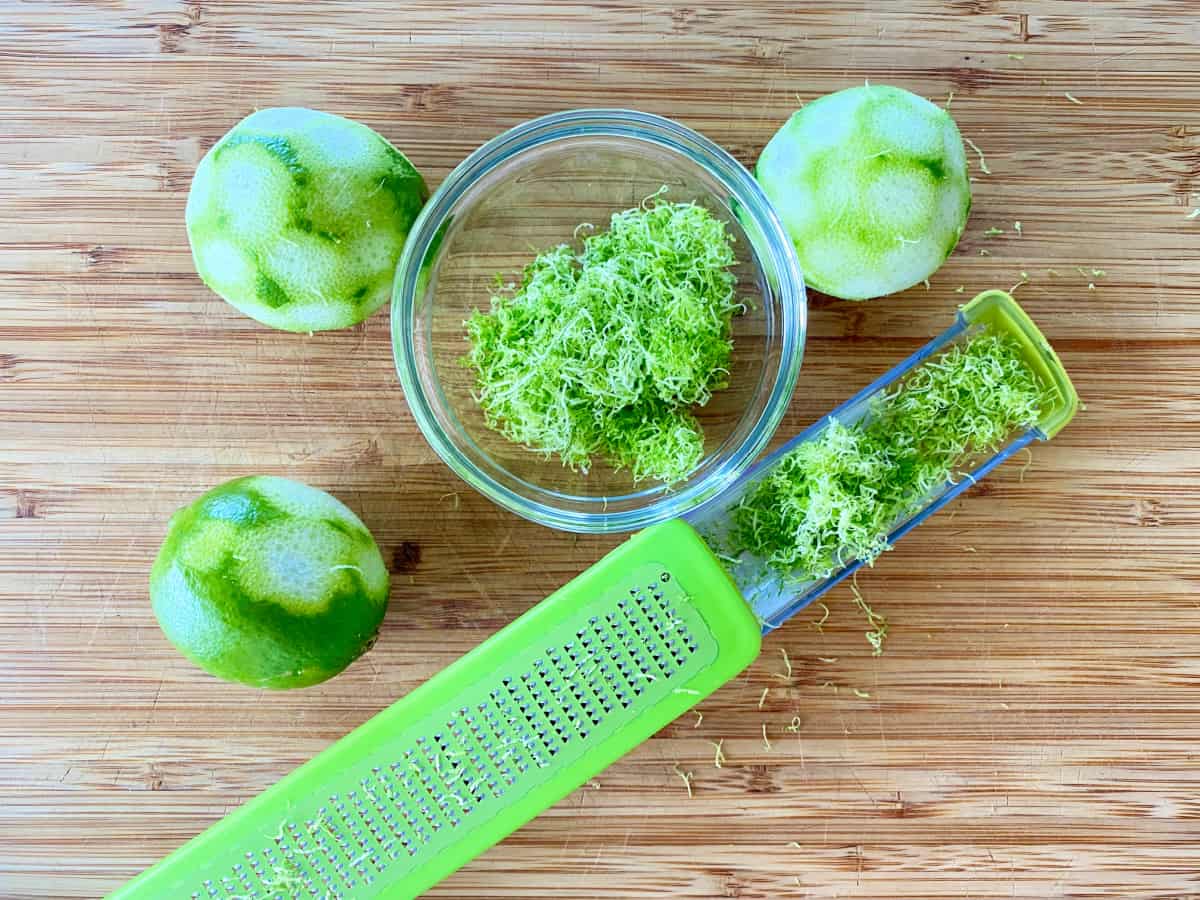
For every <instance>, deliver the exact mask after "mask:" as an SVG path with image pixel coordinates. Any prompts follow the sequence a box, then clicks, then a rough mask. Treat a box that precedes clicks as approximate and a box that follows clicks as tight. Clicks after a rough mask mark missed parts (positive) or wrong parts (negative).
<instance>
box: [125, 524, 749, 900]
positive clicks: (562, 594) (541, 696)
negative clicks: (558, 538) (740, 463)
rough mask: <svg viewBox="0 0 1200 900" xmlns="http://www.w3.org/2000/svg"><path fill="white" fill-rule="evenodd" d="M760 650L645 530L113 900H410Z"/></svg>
mask: <svg viewBox="0 0 1200 900" xmlns="http://www.w3.org/2000/svg"><path fill="white" fill-rule="evenodd" d="M759 646H760V633H759V627H758V623H757V621H756V620H755V619H754V617H753V615H752V614H751V613H750V610H749V608H748V607H747V606H746V604H745V602H744V601H743V600H742V599H741V597H740V596H739V595H738V593H737V591H736V589H735V588H734V586H733V584H732V583H731V582H730V581H729V579H728V577H727V576H726V575H725V573H724V571H723V569H722V568H721V566H720V563H719V562H718V561H717V560H716V559H715V558H714V557H713V556H712V554H711V553H709V551H708V549H707V547H706V546H705V545H704V543H703V541H701V540H700V538H699V537H698V536H697V535H696V533H695V532H694V531H693V530H692V529H691V528H690V527H689V526H687V525H686V524H684V523H683V522H680V521H674V522H667V523H664V524H662V525H658V526H655V527H653V528H650V529H647V530H645V531H643V532H641V533H639V534H637V535H635V536H634V537H633V538H631V539H630V540H629V541H627V542H626V543H625V544H623V545H622V546H620V547H618V548H617V549H616V550H614V551H613V552H612V553H610V554H609V555H608V556H607V557H605V558H604V559H603V560H601V561H600V562H599V563H597V564H596V565H594V566H592V567H591V568H590V569H588V570H587V571H586V572H584V573H583V574H581V575H580V576H579V577H577V578H576V579H575V580H574V581H572V582H571V583H569V584H568V585H566V586H564V587H563V588H561V589H559V590H558V591H556V592H555V593H554V594H552V595H551V596H550V597H548V598H547V599H546V600H544V601H543V602H542V603H540V604H539V605H538V606H536V607H534V608H533V609H532V610H530V611H529V612H528V613H526V614H525V615H524V616H522V617H521V618H520V619H518V620H517V621H515V622H513V623H512V624H511V625H509V626H508V627H506V628H505V629H503V630H502V631H500V632H499V633H497V634H496V635H494V636H493V637H491V638H490V639H489V640H487V641H485V642H484V643H483V644H481V645H480V646H479V647H477V648H476V649H475V650H473V651H472V652H471V653H468V654H467V655H466V656H464V657H463V658H462V659H460V660H459V661H458V662H456V663H454V664H453V665H451V666H449V667H448V668H446V669H445V670H443V671H442V672H441V673H439V674H438V675H436V676H434V677H433V678H432V679H430V681H428V682H426V683H425V684H424V685H422V686H421V687H420V688H417V689H416V690H414V691H413V692H412V693H411V694H409V695H408V696H407V697H405V698H404V699H402V700H400V701H398V702H397V703H396V704H394V705H393V706H391V707H389V708H388V709H387V710H385V711H383V712H382V713H380V714H379V715H377V716H376V717H375V718H373V719H371V720H370V721H369V722H367V723H366V724H364V725H363V726H361V727H360V728H358V729H357V730H356V731H354V732H352V733H351V734H349V735H347V736H346V737H345V738H343V739H342V740H341V741H339V742H338V743H337V744H335V745H334V746H333V747H331V748H329V749H328V750H326V751H324V752H323V753H322V754H320V755H319V756H317V757H316V758H314V759H313V760H312V761H311V762H309V763H307V764H305V765H304V766H301V767H300V768H299V769H297V770H296V771H295V772H293V773H292V774H291V775H289V776H287V777H286V778H284V779H283V780H282V781H281V782H279V783H278V784H277V785H275V786H274V787H273V788H270V789H269V790H267V791H266V792H264V793H263V794H261V795H260V796H259V797H257V798H256V799H254V800H252V801H251V802H250V803H248V804H247V805H246V806H244V807H242V808H241V809H239V810H237V811H236V812H234V813H233V814H231V815H230V816H228V817H227V818H225V819H224V820H222V821H221V822H219V823H217V824H216V825H214V826H213V827H212V828H211V829H209V830H208V831H207V832H205V833H204V834H202V835H200V836H199V837H197V838H195V839H194V840H193V841H191V842H190V843H188V844H186V845H185V846H184V847H182V848H181V849H180V850H178V851H176V852H175V853H174V854H172V855H171V856H169V857H167V858H166V859H164V860H163V861H162V862H160V863H159V864H158V865H156V866H155V867H153V868H152V869H150V870H148V871H147V872H145V873H143V874H142V875H141V876H139V877H138V878H136V879H134V880H133V881H132V882H130V883H129V884H128V885H126V886H125V887H124V888H122V889H120V890H118V891H117V892H116V893H115V894H113V895H112V896H113V897H114V898H122V900H129V898H155V900H161V898H163V897H172V898H176V897H178V898H192V900H209V898H212V900H250V898H254V900H266V898H280V900H284V898H286V900H301V898H305V900H307V898H331V900H332V898H350V897H353V898H356V900H357V898H370V897H380V896H387V897H390V898H397V897H415V896H416V895H417V894H419V893H420V892H421V891H423V890H425V889H426V888H428V887H430V886H432V885H433V884H435V883H437V882H438V881H439V880H441V879H442V878H444V877H445V876H446V875H448V874H450V873H451V872H453V871H454V870H455V869H457V868H458V867H459V866H461V865H462V864H463V863H465V862H467V861H468V860H470V859H472V858H473V857H475V856H476V855H478V854H479V853H481V852H482V851H483V850H485V849H487V847H489V846H491V845H492V844H494V843H495V842H497V841H498V840H500V839H502V838H503V837H505V836H506V835H507V834H509V833H510V832H511V831H513V830H515V829H516V828H518V827H519V826H520V825H522V824H524V823H525V822H526V821H528V820H529V819H531V818H533V817H534V816H535V815H537V814H538V813H539V812H541V811H542V810H544V809H546V808H547V807H549V806H550V805H552V804H553V803H555V802H557V801H558V800H560V799H561V798H562V797H564V796H566V795H567V794H569V793H570V792H571V791H573V790H574V789H575V788H577V787H579V786H580V785H581V784H583V783H585V782H586V781H587V780H588V779H590V778H592V777H593V776H594V775H596V774H597V773H599V772H600V771H601V770H602V769H604V768H606V767H607V766H608V765H609V764H610V763H612V762H613V761H615V760H616V759H617V758H619V757H620V756H622V755H624V754H625V753H626V752H628V751H629V750H630V749H632V748H633V747H635V746H637V745H638V744H639V743H641V742H642V741H643V740H645V739H646V738H648V737H650V735H652V734H653V733H654V732H655V731H657V730H658V729H660V728H662V727H663V726H665V725H667V724H668V723H670V722H671V721H672V720H673V719H675V718H676V717H677V716H679V715H680V714H681V713H683V712H685V711H686V710H687V709H688V708H689V707H691V706H692V705H694V704H695V703H697V702H699V701H700V700H701V699H703V697H704V696H707V695H708V694H709V693H711V692H712V691H714V690H716V689H717V688H718V687H720V686H721V685H722V684H724V683H725V682H726V681H728V680H729V679H730V678H732V677H733V676H734V675H736V674H737V673H738V672H740V671H741V670H742V669H743V668H745V666H746V665H748V664H749V663H750V662H751V661H752V660H753V659H754V657H755V656H757V655H758V650H759Z"/></svg>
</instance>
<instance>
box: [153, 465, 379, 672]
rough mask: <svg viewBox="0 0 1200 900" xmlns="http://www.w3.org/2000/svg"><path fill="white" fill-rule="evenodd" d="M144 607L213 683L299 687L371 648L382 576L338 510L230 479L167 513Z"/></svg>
mask: <svg viewBox="0 0 1200 900" xmlns="http://www.w3.org/2000/svg"><path fill="white" fill-rule="evenodd" d="M150 600H151V602H152V604H153V606H154V614H155V616H157V617H158V623H159V625H160V626H161V627H162V630H163V631H164V632H165V633H166V635H167V637H168V638H169V639H170V640H171V643H173V644H174V645H175V646H176V647H178V648H179V650H180V651H182V652H183V654H184V655H185V656H187V657H188V658H189V659H190V660H192V662H194V663H196V665H198V666H200V667H201V668H203V669H205V670H207V671H208V672H211V673H212V674H213V675H216V676H218V677H220V678H224V679H227V680H229V681H240V682H242V683H244V684H249V685H254V686H255V687H267V688H293V687H305V686H306V685H310V684H316V683H317V682H320V681H324V680H325V679H326V678H330V677H332V676H334V675H336V674H337V673H338V672H340V671H342V669H344V668H346V666H348V665H350V663H352V662H353V661H354V660H355V659H357V658H358V657H359V656H361V655H362V654H363V653H364V652H366V651H367V650H368V649H369V648H370V647H371V645H372V644H373V643H374V642H375V637H376V634H377V633H378V630H379V623H380V622H381V621H382V620H383V613H384V610H385V609H386V608H387V601H388V573H387V569H386V567H385V566H384V563H383V558H382V557H381V556H380V555H379V547H378V546H376V544H375V539H374V538H373V537H371V533H370V532H369V531H367V528H366V526H365V525H363V523H362V522H361V521H360V520H359V518H358V516H356V515H354V513H352V512H351V511H350V510H349V509H348V508H347V507H346V506H345V505H344V504H343V503H341V502H340V501H339V500H337V499H335V498H334V497H331V496H330V495H329V494H327V493H325V492H324V491H320V490H317V489H316V488H314V487H309V486H308V485H306V484H301V483H300V482H297V481H291V480H289V479H287V478H275V477H271V476H267V475H259V476H253V477H249V478H237V479H234V480H233V481H227V482H226V483H225V484H222V485H220V486H219V487H216V488H213V489H212V490H211V491H209V492H208V493H207V494H204V495H202V496H201V497H199V498H197V499H196V500H195V501H194V502H192V503H190V504H189V505H187V506H185V507H183V508H182V509H180V510H179V511H178V512H176V513H175V515H174V516H172V517H171V522H170V525H169V526H168V528H167V537H166V539H165V540H164V541H163V545H162V549H161V550H159V553H158V558H157V559H156V560H155V561H154V568H153V569H152V570H151V573H150Z"/></svg>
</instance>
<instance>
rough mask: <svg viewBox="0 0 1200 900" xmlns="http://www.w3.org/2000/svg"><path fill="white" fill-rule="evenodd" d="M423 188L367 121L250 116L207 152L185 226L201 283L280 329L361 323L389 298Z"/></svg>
mask: <svg viewBox="0 0 1200 900" xmlns="http://www.w3.org/2000/svg"><path fill="white" fill-rule="evenodd" d="M426 197H428V191H427V190H426V187H425V182H424V181H423V180H422V178H421V176H420V175H419V174H418V173H417V170H416V169H414V168H413V166H412V163H410V162H409V161H408V159H407V158H406V157H405V156H404V154H403V153H401V152H400V151H399V150H397V149H396V148H395V147H393V146H392V145H391V144H390V143H388V142H387V140H385V139H384V138H383V137H382V136H381V135H379V134H378V133H376V132H375V131H372V130H371V129H370V128H368V127H367V126H366V125H362V124H360V123H358V122H353V121H351V120H350V119H343V118H342V117H341V116H335V115H330V114H329V113H323V112H317V111H316V110H311V109H303V108H280V109H264V110H260V111H259V112H256V113H254V114H253V115H250V116H247V117H246V118H245V119H243V120H242V121H241V122H239V123H238V124H237V125H235V126H234V127H233V129H232V130H231V131H230V132H229V133H228V134H226V135H225V136H224V137H223V138H221V140H219V141H217V143H216V144H215V145H214V146H213V148H212V149H211V150H209V151H208V153H207V154H205V156H204V159H202V160H201V161H200V165H199V166H198V167H197V168H196V175H195V177H194V178H193V180H192V188H191V192H190V193H189V194H188V202H187V231H188V239H189V240H190V241H191V244H192V256H193V258H194V259H195V263H196V270H197V271H198V272H199V273H200V277H201V278H203V279H204V282H205V284H207V285H208V286H209V287H210V288H212V289H213V290H214V291H216V292H217V293H218V294H220V295H221V296H222V297H224V298H225V299H226V300H228V301H229V302H230V303H231V304H233V305H234V306H235V307H237V308H238V309H240V310H241V311H242V312H244V313H245V314H246V315H248V316H252V317H253V318H255V319H257V320H258V321H260V322H263V323H264V324H267V325H271V326H273V327H275V328H282V329H284V330H285V331H320V330H323V329H329V328H344V327H346V326H348V325H353V324H355V323H356V322H360V321H362V320H363V319H365V318H366V317H367V316H369V315H370V314H371V313H373V312H375V310H377V309H379V307H380V306H382V305H383V303H384V302H385V301H387V299H388V298H389V297H390V296H391V286H392V276H393V274H394V273H395V269H396V262H397V260H398V259H399V258H400V251H401V249H402V248H403V246H404V239H405V238H406V237H407V236H408V231H409V229H410V228H411V227H412V224H413V220H414V219H416V217H417V213H418V212H420V210H421V207H422V205H424V203H425V199H426Z"/></svg>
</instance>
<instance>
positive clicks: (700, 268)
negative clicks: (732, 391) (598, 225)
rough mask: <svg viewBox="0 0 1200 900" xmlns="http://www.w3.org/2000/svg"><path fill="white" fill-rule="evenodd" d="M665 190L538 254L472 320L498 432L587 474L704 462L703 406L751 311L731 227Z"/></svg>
mask: <svg viewBox="0 0 1200 900" xmlns="http://www.w3.org/2000/svg"><path fill="white" fill-rule="evenodd" d="M665 190H666V188H663V189H660V190H659V191H657V192H655V193H654V194H652V195H650V196H649V197H647V198H646V199H645V200H644V201H643V202H642V203H641V205H640V206H638V207H634V208H632V209H627V210H625V211H623V212H618V213H615V214H614V215H613V216H612V219H611V222H610V226H609V229H608V230H607V231H602V232H596V233H593V234H590V235H589V236H587V237H586V238H584V239H583V248H582V251H580V252H576V251H575V250H574V249H572V248H571V247H570V246H568V245H566V244H560V245H559V246H557V247H554V248H552V249H550V250H547V251H545V252H543V253H540V254H538V256H537V257H536V258H535V259H534V260H533V262H531V263H530V264H529V265H528V266H526V268H525V270H524V273H523V275H522V277H521V279H520V282H519V284H517V285H516V286H514V288H513V290H512V292H511V293H509V292H506V291H505V290H503V289H500V290H497V292H496V293H493V294H492V297H491V305H490V310H489V311H488V312H486V313H485V312H480V311H478V310H477V311H475V312H474V313H472V315H471V316H470V317H469V318H468V319H467V321H466V323H465V325H466V330H467V337H468V339H469V341H470V345H471V348H470V351H469V353H468V354H467V355H466V356H465V357H464V359H463V363H464V365H466V366H468V367H470V368H471V369H473V370H474V372H475V376H476V385H475V398H476V400H477V402H478V403H479V406H480V408H481V409H482V411H483V414H484V419H485V421H486V423H487V425H488V427H490V428H492V429H494V430H496V431H499V432H500V433H501V434H502V435H504V437H506V438H508V439H509V440H510V441H513V442H514V443H519V444H524V445H525V446H526V447H528V448H529V449H531V450H534V451H536V452H538V453H540V454H542V455H543V456H544V457H546V458H550V457H552V456H557V457H558V458H559V460H560V461H561V462H562V463H563V465H565V466H568V467H570V468H571V469H574V470H579V471H583V472H587V471H588V470H589V468H590V467H591V465H592V460H593V458H594V457H601V458H603V459H604V460H606V461H607V462H608V463H609V464H611V465H612V466H613V467H614V468H617V469H629V470H630V472H631V474H632V476H633V479H634V481H641V480H643V479H646V478H652V479H657V480H659V481H662V482H664V483H667V484H672V483H675V482H678V481H681V480H683V479H684V478H686V477H687V475H688V474H689V473H690V472H691V471H692V470H693V469H694V468H695V467H696V465H697V464H698V463H699V461H700V459H701V457H702V455H703V442H704V434H703V430H702V429H701V427H700V424H699V422H697V420H696V418H695V416H694V415H693V414H692V412H691V408H692V407H696V406H704V405H705V404H707V403H708V401H709V400H710V399H711V397H712V393H713V391H716V390H720V389H722V388H724V387H727V386H728V379H729V367H730V360H731V356H732V351H733V341H732V318H733V316H734V314H735V313H738V312H741V311H743V309H744V307H743V306H742V305H741V304H740V303H738V302H737V300H736V298H735V295H734V286H735V283H736V279H735V277H734V275H733V273H732V271H730V269H731V267H732V266H733V265H734V263H735V261H736V260H735V255H734V251H733V240H734V239H733V236H732V235H731V234H730V233H729V231H728V230H727V228H726V225H725V223H724V222H722V221H721V220H720V219H718V218H716V217H715V216H713V214H712V213H710V212H709V211H708V210H707V209H705V208H704V207H702V206H699V205H697V204H694V203H670V202H664V201H661V200H659V197H660V196H661V194H662V193H663V192H664V191H665ZM585 224H586V223H585ZM580 227H581V228H582V227H583V226H580Z"/></svg>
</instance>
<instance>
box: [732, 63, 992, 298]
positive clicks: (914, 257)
mask: <svg viewBox="0 0 1200 900" xmlns="http://www.w3.org/2000/svg"><path fill="white" fill-rule="evenodd" d="M755 175H756V177H757V178H758V181H759V183H760V184H761V185H762V187H763V190H764V191H765V192H766V194H767V196H768V197H769V198H770V199H771V202H772V204H773V205H774V206H775V208H776V209H777V210H778V212H779V217H780V219H782V220H783V224H784V225H785V226H786V227H787V229H788V232H789V233H790V234H791V237H792V241H793V242H794V243H795V245H796V252H797V254H798V256H799V258H800V269H801V271H802V272H803V273H804V280H805V281H807V282H808V284H809V285H810V286H811V287H814V288H816V289H817V290H819V291H823V292H825V293H827V294H832V295H833V296H835V297H841V298H843V299H846V300H867V299H869V298H871V297H879V296H882V295H884V294H891V293H894V292H896V291H899V290H903V289H904V288H907V287H912V286H913V285H914V284H917V283H919V282H920V281H922V280H923V279H925V278H928V277H929V276H930V275H932V274H933V273H934V272H935V271H937V269H938V267H939V266H940V265H941V264H942V263H943V262H944V261H945V259H946V257H947V256H949V255H950V252H951V251H952V250H953V249H954V247H955V245H956V244H957V243H958V239H959V237H961V236H962V232H963V228H964V227H965V225H966V222H967V214H968V213H969V212H970V209H971V187H970V184H969V183H968V181H967V159H966V151H965V150H964V149H963V142H962V138H961V137H960V136H959V134H958V128H957V126H955V124H954V120H953V119H952V118H950V115H949V113H947V112H946V111H945V110H944V109H942V108H941V107H940V106H935V105H934V104H932V103H930V102H929V101H928V100H926V99H925V98H923V97H918V96H917V95H916V94H912V93H909V92H908V91H906V90H904V89H903V88H898V87H888V86H886V85H870V86H864V87H855V88H849V89H848V90H844V91H838V92H837V93H834V94H829V95H827V96H824V97H821V98H820V99H818V100H814V101H813V102H812V103H809V104H807V105H805V106H804V107H802V108H801V109H800V110H799V111H797V112H796V113H794V114H793V115H792V117H791V118H790V119H788V121H787V122H786V123H785V124H784V126H783V127H782V128H780V129H779V131H778V132H776V134H775V136H774V137H772V138H771V140H770V142H769V143H768V144H767V146H766V147H765V148H764V149H763V152H762V155H761V156H760V157H759V159H758V165H757V167H756V169H755Z"/></svg>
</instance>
